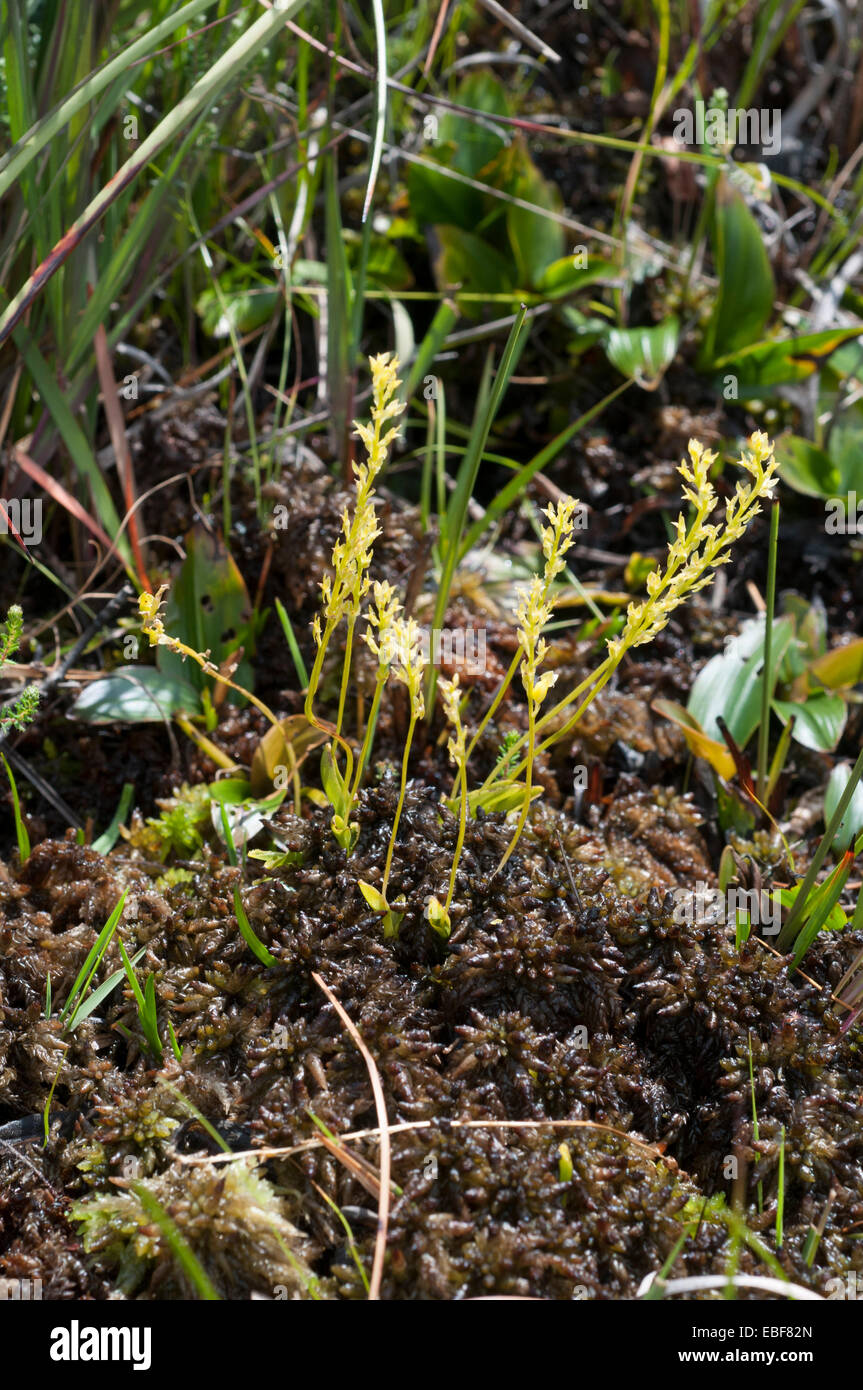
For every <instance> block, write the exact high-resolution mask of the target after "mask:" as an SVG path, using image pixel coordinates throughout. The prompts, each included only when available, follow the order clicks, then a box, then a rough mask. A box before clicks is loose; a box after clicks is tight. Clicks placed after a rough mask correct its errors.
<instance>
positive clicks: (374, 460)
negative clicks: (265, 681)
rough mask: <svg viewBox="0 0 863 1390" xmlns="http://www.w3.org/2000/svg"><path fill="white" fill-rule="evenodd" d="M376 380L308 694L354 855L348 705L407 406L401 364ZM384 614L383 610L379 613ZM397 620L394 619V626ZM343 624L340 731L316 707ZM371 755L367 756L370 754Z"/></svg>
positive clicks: (380, 362)
mask: <svg viewBox="0 0 863 1390" xmlns="http://www.w3.org/2000/svg"><path fill="white" fill-rule="evenodd" d="M370 367H371V374H372V410H371V416H372V423H371V425H362V424H360V423H359V421H355V422H354V424H355V431H356V434H357V436H358V438H359V439H360V440H361V441H362V443H363V445H364V447H365V450H366V453H367V454H368V459H367V461H366V462H357V461H356V460H355V461H354V465H353V468H354V478H355V480H356V490H357V491H356V501H355V503H354V511H353V516H351V515H350V514H349V513H348V509H347V507H346V508H345V510H344V512H343V514H342V534H341V536H340V538H339V540H338V541H337V542H336V545H335V548H334V550H333V574H332V575H329V574H326V575H324V577H323V579H322V580H321V598H322V599H323V621H322V619H321V614H317V615H316V617H315V620H314V623H313V625H312V630H313V633H314V638H315V647H316V652H315V661H314V665H313V667H312V672H311V675H310V677H309V685H308V689H307V691H306V704H305V713H306V718H307V719H308V721H309V723H310V724H313V725H314V726H315V727H316V728H318V729H320V730H321V731H322V732H324V733H328V734H331V735H332V742H331V743H330V744H329V745H328V747H327V748H326V749H325V750H324V754H323V760H322V772H323V782H324V791H325V792H326V794H327V797H328V799H329V801H330V804H331V806H332V807H333V812H334V814H333V824H332V830H333V835H334V836H335V838H336V840H337V841H338V843H339V844H340V845H341V846H342V848H343V849H345V850H347V851H348V853H350V851H351V850H352V849H353V848H354V845H355V844H356V841H357V836H358V834H359V826H358V825H357V823H356V822H355V821H351V819H350V813H351V808H352V805H353V801H354V794H353V793H352V778H353V771H354V756H353V750H352V748H351V745H350V743H349V742H348V741H347V739H345V738H344V737H343V736H342V724H343V722H344V714H345V700H346V698H347V692H348V687H349V684H350V673H351V664H352V655H353V641H354V632H355V629H356V625H357V621H358V619H359V616H360V610H361V607H362V602H363V599H364V597H365V595H366V594H367V593H368V590H369V588H370V585H371V581H370V579H369V573H368V571H369V565H370V564H371V559H372V549H373V547H374V543H375V541H376V540H377V538H378V536H379V535H380V531H381V528H380V526H379V524H378V519H377V514H376V512H375V494H374V483H375V479H376V478H377V476H378V474H379V473H380V471H381V469H382V468H383V466H384V464H385V463H386V459H387V453H388V451H389V448H390V446H391V444H392V443H393V441H394V440H395V439H396V437H397V436H398V433H399V427H398V425H395V424H390V422H391V421H395V420H397V419H398V417H399V415H401V414H402V412H403V410H404V408H405V406H404V402H403V401H402V400H400V399H399V396H398V389H399V387H400V386H401V382H400V381H399V379H398V361H397V360H396V358H394V357H391V356H390V355H389V353H381V354H379V355H378V356H377V357H372V358H371V359H370ZM378 611H379V612H380V609H379V610H378ZM393 617H394V615H388V617H387V621H388V623H392V621H393ZM342 619H344V620H345V623H346V625H347V633H346V637H345V654H344V660H343V662H342V679H341V686H340V690H339V709H338V717H337V720H336V724H335V727H333V726H332V725H331V724H328V723H323V722H322V721H321V720H320V719H319V718H318V717H317V715H316V714H315V710H314V703H315V696H316V694H317V690H318V685H319V683H320V679H321V672H322V671H323V667H324V660H325V658H326V655H327V651H328V649H329V645H330V642H331V640H332V637H333V634H334V633H335V631H336V629H337V628H338V627H339V625H340V623H341V621H342ZM336 745H338V747H339V748H341V750H342V751H343V753H344V756H345V768H344V772H342V771H341V770H340V769H339V765H338V762H337V761H336ZM367 751H368V750H366V752H367Z"/></svg>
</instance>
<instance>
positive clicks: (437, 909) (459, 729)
mask: <svg viewBox="0 0 863 1390" xmlns="http://www.w3.org/2000/svg"><path fill="white" fill-rule="evenodd" d="M440 691H441V696H442V697H443V704H444V709H445V710H446V716H447V719H448V720H449V722H450V724H451V726H452V729H453V735H452V736H451V737H450V739H449V741H448V743H447V749H448V751H449V755H450V757H451V758H452V761H453V762H454V763H455V765H456V769H457V775H456V780H457V781H458V783H459V785H460V787H461V791H460V793H459V812H458V835H457V837H456V845H455V853H454V854H453V860H452V868H451V869H450V875H449V887H448V889H447V895H446V901H445V902H444V903H443V904H441V903H440V902H438V900H437V898H435V897H432V898H430V899H429V902H428V906H427V908H426V916H427V917H428V920H429V922H430V923H431V925H432V927H434V929H435V931H436V932H438V933H439V934H440V935H441V936H443V937H448V936H449V934H450V931H451V930H452V924H451V922H450V916H449V910H450V906H451V904H452V900H453V894H454V893H455V883H456V875H457V873H458V865H459V860H460V859H461V852H462V849H463V847H464V837H465V831H466V829H467V769H466V763H467V749H466V747H465V732H464V725H463V724H462V722H461V708H460V703H459V697H460V694H461V692H460V690H459V684H458V676H457V675H455V676H453V678H452V680H451V681H448V680H441V682H440Z"/></svg>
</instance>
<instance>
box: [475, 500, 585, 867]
mask: <svg viewBox="0 0 863 1390" xmlns="http://www.w3.org/2000/svg"><path fill="white" fill-rule="evenodd" d="M575 506H576V503H575V502H574V501H573V500H572V498H569V497H567V498H565V499H564V500H563V501H561V502H558V504H557V507H552V506H551V505H549V506H548V507H547V508H546V512H545V515H546V516H547V517H548V520H549V523H550V524H549V525H548V526H544V527H543V528H542V553H543V555H544V556H545V568H544V571H543V574H542V577H541V578H540V576H539V575H535V576H534V577H533V579H532V580H531V581H530V584H529V585H528V586H527V588H526V589H524V588H523V589H521V590H520V592H519V603H518V621H519V627H518V643H519V647H520V649H521V653H522V661H521V668H520V672H521V683H522V685H523V686H524V692H525V694H526V696H527V757H526V761H525V785H524V800H523V801H522V805H521V812H520V814H519V818H518V824H517V826H516V829H515V834H514V835H513V837H512V839H511V840H510V842H509V845H508V847H507V850H506V852H505V854H504V856H503V858H502V859H501V861H500V863H499V864H498V866H497V868H496V869H495V873H496V874H497V873H500V871H501V869H502V868H503V867H504V865H505V864H506V862H507V860H508V859H509V857H510V855H511V854H512V852H513V850H514V849H515V847H516V845H517V843H518V841H519V838H520V836H521V832H522V831H523V830H524V827H525V823H526V821H527V816H528V812H529V811H530V803H531V798H532V795H533V760H534V754H535V751H536V721H537V715H538V714H539V711H540V708H541V706H542V703H543V701H544V700H545V698H546V696H547V695H548V692H549V690H550V689H551V687H552V686H553V685H554V683H555V681H556V680H557V675H556V674H555V673H554V672H552V671H545V672H543V674H542V675H540V674H539V668H540V666H541V665H542V663H543V661H544V660H545V654H546V642H545V638H544V637H543V636H542V631H543V628H544V627H545V626H546V624H547V623H548V622H549V620H550V618H551V614H552V610H553V608H554V604H553V602H552V600H551V597H550V593H551V586H552V584H553V583H554V581H555V579H556V578H557V576H558V575H559V574H560V572H561V570H562V569H563V568H564V565H565V561H564V558H563V557H564V556H565V554H566V552H567V551H568V550H569V548H570V546H571V545H572V542H573V535H572V529H573V524H574V523H573V512H574V510H575ZM464 780H465V778H464V775H463V777H462V781H464Z"/></svg>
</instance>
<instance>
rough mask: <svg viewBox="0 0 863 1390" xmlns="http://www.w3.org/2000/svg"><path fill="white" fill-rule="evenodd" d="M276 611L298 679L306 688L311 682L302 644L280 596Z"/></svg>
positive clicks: (302, 686)
mask: <svg viewBox="0 0 863 1390" xmlns="http://www.w3.org/2000/svg"><path fill="white" fill-rule="evenodd" d="M276 612H277V614H278V615H279V622H280V623H281V625H282V632H283V633H284V634H285V641H286V642H287V644H288V650H289V651H290V653H291V659H292V661H293V663H294V670H295V671H296V673H297V679H298V680H299V682H300V689H301V690H305V689H306V686H307V685H308V683H309V673H308V671H307V670H306V663H305V662H304V661H303V654H302V652H301V651H300V645H299V643H298V641H297V635H296V633H295V632H294V629H293V627H292V626H291V620H290V618H289V617H288V614H287V610H286V608H285V605H284V604H283V603H282V601H281V599H279V598H277V599H276Z"/></svg>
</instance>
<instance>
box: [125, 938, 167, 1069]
mask: <svg viewBox="0 0 863 1390" xmlns="http://www.w3.org/2000/svg"><path fill="white" fill-rule="evenodd" d="M117 945H118V946H119V948H120V955H121V957H122V960H123V967H124V969H125V971H126V978H127V980H128V981H129V984H130V985H131V987H132V994H133V995H134V997H135V1004H136V1005H137V1008H138V1020H139V1022H140V1024H141V1030H142V1032H143V1034H144V1038H145V1040H146V1043H147V1047H148V1048H149V1050H150V1052H151V1053H152V1055H153V1056H154V1057H155V1058H156V1061H157V1062H159V1063H160V1064H161V1061H162V1039H161V1038H160V1037H159V1021H158V1017H157V1014H156V977H155V975H153V974H152V973H151V974H149V975H148V976H147V979H146V982H145V984H144V989H143V991H142V990H141V986H140V985H139V984H138V977H137V975H136V974H135V971H134V969H133V966H132V962H131V961H130V960H129V957H128V956H127V954H126V948H125V946H124V945H123V941H122V938H121V937H120V935H119V934H118V936H117Z"/></svg>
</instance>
